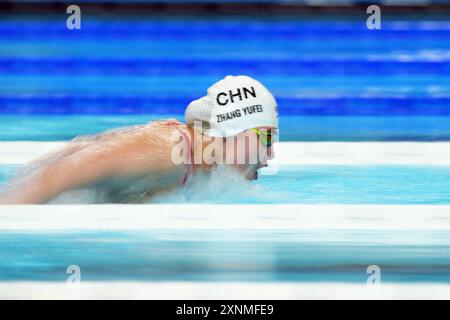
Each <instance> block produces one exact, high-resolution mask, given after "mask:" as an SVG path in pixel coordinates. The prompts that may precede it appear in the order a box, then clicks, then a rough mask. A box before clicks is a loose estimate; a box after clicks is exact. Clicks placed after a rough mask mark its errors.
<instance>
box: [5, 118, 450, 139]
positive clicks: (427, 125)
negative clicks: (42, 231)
mask: <svg viewBox="0 0 450 320" xmlns="http://www.w3.org/2000/svg"><path fill="white" fill-rule="evenodd" d="M166 118H176V119H178V120H180V121H183V122H184V118H183V116H180V115H177V114H161V115H96V116H92V115H28V116H23V115H0V124H1V127H2V130H0V141H16V140H28V141H61V140H69V139H73V138H74V137H76V136H78V135H85V134H95V133H98V132H102V131H104V130H108V129H113V128H117V127H122V126H130V125H135V124H143V123H146V122H150V121H153V120H159V119H166ZM25 128H26V129H25ZM280 140H282V141H327V140H328V141H408V140H409V141H411V140H415V141H448V140H450V117H449V116H426V117H425V116H407V117H405V116H377V117H370V116H366V117H364V116H357V117H356V116H345V117H342V116H327V117H322V116H284V117H283V116H282V117H280Z"/></svg>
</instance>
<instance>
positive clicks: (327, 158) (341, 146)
mask: <svg viewBox="0 0 450 320" xmlns="http://www.w3.org/2000/svg"><path fill="white" fill-rule="evenodd" d="M66 143H67V142H63V141H59V142H32V141H12V142H6V141H5V142H0V165H23V164H25V163H27V162H29V161H32V160H33V159H35V158H37V157H40V156H43V155H45V154H46V153H48V152H51V151H53V150H55V149H57V148H61V147H63V146H64V145H65V144H66ZM275 154H276V158H275V160H274V161H273V164H274V165H442V166H449V165H450V142H280V143H278V144H275Z"/></svg>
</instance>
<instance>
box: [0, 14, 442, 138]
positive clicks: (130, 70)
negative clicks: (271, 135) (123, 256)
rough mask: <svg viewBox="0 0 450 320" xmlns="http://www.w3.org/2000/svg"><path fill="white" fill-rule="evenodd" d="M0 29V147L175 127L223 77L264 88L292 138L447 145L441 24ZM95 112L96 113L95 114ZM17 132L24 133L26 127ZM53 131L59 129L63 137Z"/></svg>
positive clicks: (275, 21)
mask: <svg viewBox="0 0 450 320" xmlns="http://www.w3.org/2000/svg"><path fill="white" fill-rule="evenodd" d="M66 17H67V16H66V15H50V16H45V18H41V19H40V18H39V17H38V16H35V17H26V18H25V17H22V16H14V15H11V16H7V19H2V20H1V21H0V84H1V86H0V123H1V125H2V128H3V129H2V132H1V134H0V139H1V140H9V141H14V140H38V141H39V140H61V139H63V140H66V139H69V138H73V137H74V136H76V135H79V134H86V133H93V132H98V131H101V130H103V129H107V128H112V127H116V126H118V125H128V124H134V123H137V122H140V123H142V122H146V121H150V120H151V119H154V118H161V117H167V116H173V117H176V118H178V119H180V120H183V112H184V109H185V107H186V106H187V104H188V103H189V102H190V101H192V100H193V99H196V98H198V97H200V96H202V95H204V94H205V91H206V88H208V87H209V86H210V85H211V84H213V83H214V82H216V81H217V80H219V79H221V78H223V77H224V76H225V75H228V74H247V75H250V76H252V77H255V78H256V79H259V80H260V81H262V82H263V83H264V84H265V85H266V86H267V87H268V88H269V89H270V90H272V91H273V93H274V95H275V96H276V98H277V100H278V102H279V106H280V108H279V110H280V116H281V139H282V140H289V141H299V140H301V141H322V140H332V141H368V140H370V141H374V140H378V141H447V140H449V139H450V120H449V119H450V117H449V116H450V107H449V106H450V92H449V91H450V19H448V17H450V13H448V16H446V15H445V11H444V12H441V13H440V18H439V19H432V18H433V16H431V18H430V16H426V17H422V18H421V16H420V14H418V15H417V16H416V17H415V18H411V17H406V18H403V17H402V16H401V15H399V16H397V17H392V16H391V17H386V18H385V19H384V20H383V21H382V29H381V30H368V29H367V27H366V18H367V15H366V14H365V13H364V12H362V13H361V14H360V15H356V16H354V17H346V16H344V17H339V15H338V14H335V15H332V18H329V19H325V18H324V17H323V16H321V17H320V16H318V17H315V16H314V15H312V16H310V17H309V18H308V17H307V18H305V17H302V18H295V17H288V18H286V17H282V16H281V17H277V16H270V17H267V16H264V15H263V14H262V13H261V14H259V15H258V13H256V14H255V15H254V16H227V17H220V16H217V15H215V16H211V17H210V16H195V17H180V16H176V17H170V16H169V17H167V16H164V17H155V16H151V17H148V18H145V17H135V18H130V17H127V16H123V17H120V18H117V17H116V18H109V19H108V18H105V17H102V16H101V15H100V16H99V15H96V16H94V15H89V14H86V15H84V16H83V18H82V29H81V30H68V29H67V28H66V25H65V19H66ZM94 115H95V116H94ZM24 127H26V128H27V130H23V128H24ZM61 128H64V130H61Z"/></svg>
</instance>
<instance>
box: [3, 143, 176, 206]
mask: <svg viewBox="0 0 450 320" xmlns="http://www.w3.org/2000/svg"><path fill="white" fill-rule="evenodd" d="M153 147H154V146H151V145H149V144H148V143H147V142H145V140H143V141H139V140H137V141H132V142H130V141H127V142H124V143H118V142H117V141H114V143H113V144H111V143H105V144H103V145H98V144H95V145H92V146H91V147H87V148H84V149H83V150H81V151H78V152H77V153H76V154H72V155H70V156H68V157H62V158H61V159H58V160H57V161H53V162H52V163H51V164H48V165H44V166H43V167H41V168H39V169H38V170H37V171H36V172H33V173H32V174H30V175H27V176H25V177H23V178H21V179H20V180H18V181H17V182H15V183H13V184H12V186H13V188H12V189H11V190H10V191H9V192H6V193H5V194H4V195H2V196H0V204H2V203H3V204H30V203H45V202H48V201H49V200H51V199H52V198H54V197H55V196H57V195H59V194H61V193H62V192H65V191H68V190H72V189H77V188H81V187H84V186H88V185H90V184H92V183H95V182H98V181H101V180H102V179H106V178H109V177H126V176H132V175H142V174H149V173H151V172H152V171H159V170H164V169H167V163H168V161H167V159H166V158H167V157H166V155H164V153H158V152H156V153H155V152H153V153H150V154H149V153H148V151H146V150H152V149H153V150H154V148H153ZM158 147H159V148H161V147H162V146H161V145H159V146H158ZM169 165H170V164H169ZM165 167H166V168H165Z"/></svg>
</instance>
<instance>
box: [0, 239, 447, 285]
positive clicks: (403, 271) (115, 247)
mask: <svg viewBox="0 0 450 320" xmlns="http://www.w3.org/2000/svg"><path fill="white" fill-rule="evenodd" d="M0 256H1V257H2V259H0V280H6V281H18V280H45V281H65V280H66V279H67V277H68V275H67V274H66V270H67V267H68V266H69V265H78V266H79V267H80V268H81V279H82V280H139V281H149V280H152V281H165V280H177V281H186V280H191V281H290V282H293V281H294V282H296V281H350V282H358V283H365V282H366V280H367V277H368V276H369V275H368V274H367V273H366V269H367V267H368V266H369V265H378V266H379V267H380V268H381V281H382V282H390V281H395V282H422V281H427V282H448V281H450V233H449V232H448V231H432V232H431V231H421V230H415V231H395V232H394V231H386V232H385V231H377V232H376V231H370V230H369V231H364V232H362V231H345V230H344V231H333V230H326V231H315V230H308V231H304V230H303V231H280V230H278V231H277V230H266V231H255V230H241V231H235V230H215V231H208V230H190V231H189V230H183V231H182V232H180V231H173V230H172V231H171V230H158V231H154V230H147V231H133V230H132V231H128V232H112V231H111V232H104V231H100V230H97V231H94V232H80V231H76V230H72V231H64V232H30V231H27V232H21V231H20V230H18V231H7V232H4V231H2V232H1V233H0Z"/></svg>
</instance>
